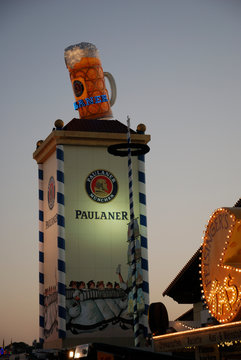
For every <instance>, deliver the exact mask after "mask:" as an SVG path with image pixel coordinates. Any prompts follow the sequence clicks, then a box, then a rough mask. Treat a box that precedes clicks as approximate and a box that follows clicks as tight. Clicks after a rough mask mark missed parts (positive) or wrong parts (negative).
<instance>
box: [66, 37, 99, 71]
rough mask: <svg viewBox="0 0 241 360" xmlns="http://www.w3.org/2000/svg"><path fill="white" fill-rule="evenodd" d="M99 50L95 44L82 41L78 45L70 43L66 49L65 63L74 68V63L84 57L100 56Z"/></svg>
mask: <svg viewBox="0 0 241 360" xmlns="http://www.w3.org/2000/svg"><path fill="white" fill-rule="evenodd" d="M98 56H99V51H98V49H97V47H96V46H95V45H94V44H91V43H88V42H81V43H79V44H76V45H70V46H68V47H67V48H66V49H65V50H64V58H65V64H66V66H67V67H71V68H73V67H74V65H75V64H76V63H78V62H80V61H81V59H82V58H83V57H98Z"/></svg>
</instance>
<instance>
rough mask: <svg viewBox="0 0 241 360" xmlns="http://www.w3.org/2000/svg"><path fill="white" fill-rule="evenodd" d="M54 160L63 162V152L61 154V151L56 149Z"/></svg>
mask: <svg viewBox="0 0 241 360" xmlns="http://www.w3.org/2000/svg"><path fill="white" fill-rule="evenodd" d="M56 158H57V159H59V160H62V161H64V152H63V150H61V149H58V148H57V151H56Z"/></svg>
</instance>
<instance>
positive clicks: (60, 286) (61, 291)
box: [58, 282, 65, 296]
mask: <svg viewBox="0 0 241 360" xmlns="http://www.w3.org/2000/svg"><path fill="white" fill-rule="evenodd" d="M58 293H59V294H61V295H64V296H65V284H62V283H60V282H58Z"/></svg>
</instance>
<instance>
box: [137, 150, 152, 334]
mask: <svg viewBox="0 0 241 360" xmlns="http://www.w3.org/2000/svg"><path fill="white" fill-rule="evenodd" d="M138 184H139V209H140V235H141V268H142V274H143V283H142V291H143V295H144V303H145V310H144V313H143V315H142V317H141V323H142V325H143V327H144V336H145V337H147V335H148V333H149V327H148V308H149V301H150V300H149V274H148V242H147V217H146V179H145V155H139V156H138Z"/></svg>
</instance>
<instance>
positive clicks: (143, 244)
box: [141, 236, 147, 249]
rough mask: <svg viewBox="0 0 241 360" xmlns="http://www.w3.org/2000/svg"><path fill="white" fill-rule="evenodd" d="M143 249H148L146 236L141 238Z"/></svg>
mask: <svg viewBox="0 0 241 360" xmlns="http://www.w3.org/2000/svg"><path fill="white" fill-rule="evenodd" d="M141 247H144V248H146V249H147V238H146V237H145V236H141Z"/></svg>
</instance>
